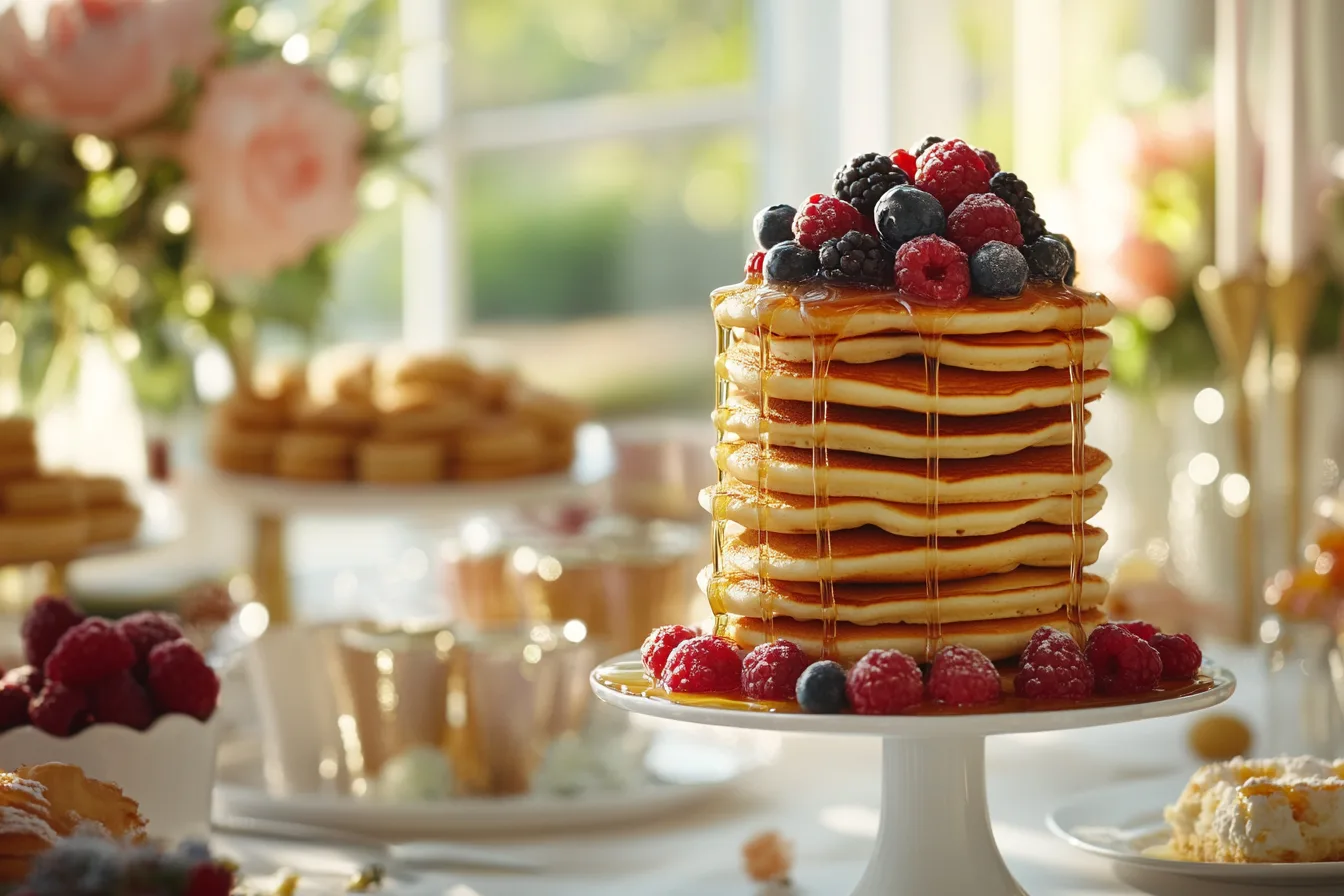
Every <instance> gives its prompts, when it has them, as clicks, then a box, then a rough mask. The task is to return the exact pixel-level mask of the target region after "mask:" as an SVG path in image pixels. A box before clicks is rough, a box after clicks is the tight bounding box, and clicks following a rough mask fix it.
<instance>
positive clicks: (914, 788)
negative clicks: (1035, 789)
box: [592, 656, 1236, 896]
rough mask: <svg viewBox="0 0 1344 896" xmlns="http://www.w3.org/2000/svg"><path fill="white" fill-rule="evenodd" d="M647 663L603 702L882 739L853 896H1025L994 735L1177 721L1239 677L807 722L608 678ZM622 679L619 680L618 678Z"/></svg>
mask: <svg viewBox="0 0 1344 896" xmlns="http://www.w3.org/2000/svg"><path fill="white" fill-rule="evenodd" d="M632 662H633V664H634V667H635V668H637V667H638V659H637V658H636V659H634V660H631V658H630V657H629V656H625V657H619V658H618V659H617V660H615V661H613V662H612V663H610V664H608V665H607V666H604V667H601V668H599V669H598V670H597V671H595V672H594V673H593V678H592V684H593V691H594V692H595V693H596V694H597V696H598V698H599V699H601V700H604V701H606V702H607V703H611V704H613V705H615V706H618V707H620V708H621V709H624V710H627V711H629V712H636V713H641V714H644V715H650V716H658V717H661V718H666V719H676V720H679V721H683V722H693V723H698V724H703V725H720V726H724V727H729V728H757V729H765V730H771V731H794V732H800V733H811V734H866V735H871V736H880V737H882V739H883V740H882V808H881V812H882V822H881V825H880V827H879V829H878V833H877V843H876V844H875V846H874V849H873V855H872V858H870V859H869V861H868V869H867V870H866V871H865V872H864V874H863V878H862V879H861V880H860V881H859V885H858V887H857V888H856V889H855V890H854V892H853V896H907V894H908V896H924V894H929V893H947V894H952V893H956V894H967V896H971V894H974V896H1025V891H1024V890H1023V889H1022V888H1021V887H1020V886H1018V884H1017V881H1015V880H1013V876H1012V875H1011V874H1010V873H1009V872H1008V867H1007V866H1006V865H1005V864H1004V861H1003V856H1002V855H1000V854H999V848H998V846H997V844H995V842H994V833H993V831H992V830H991V829H990V825H989V809H988V805H987V803H986V800H985V738H986V737H987V736H990V735H994V734H1010V733H1025V732H1032V731H1054V730H1060V729H1066V728H1087V727H1092V726H1095V725H1110V724H1115V723H1119V722H1133V721H1138V720H1140V719H1150V718H1157V717H1159V716H1172V715H1179V714H1181V713H1187V712H1192V711H1194V710H1197V709H1203V708H1205V707H1208V706H1213V705H1215V704H1218V703H1221V702H1223V701H1224V700H1226V699H1227V698H1228V697H1229V696H1231V695H1232V690H1233V688H1234V687H1235V686H1236V682H1235V680H1234V679H1233V677H1232V675H1231V673H1229V672H1227V671H1225V670H1223V669H1220V668H1211V667H1208V666H1206V667H1205V669H1204V670H1203V671H1204V672H1205V674H1208V675H1211V676H1212V677H1213V679H1214V682H1215V684H1214V686H1213V688H1211V689H1210V690H1208V691H1204V692H1202V693H1198V694H1192V695H1189V696H1185V697H1173V698H1171V699H1167V700H1158V701H1154V702H1149V703H1135V704H1130V705H1127V706H1105V707H1094V708H1087V709H1074V710H1060V711H1050V712H1019V713H997V714H996V713H983V714H979V715H958V716H858V715H831V716H825V715H806V714H802V713H798V714H792V713H766V712H747V711H738V710H726V709H707V708H704V707H695V706H682V705H679V704H676V703H670V702H668V701H666V700H658V699H653V698H649V697H643V696H640V695H638V694H632V693H622V692H620V691H617V690H614V689H612V688H610V687H608V686H607V685H605V684H603V682H602V679H603V677H604V673H610V672H611V670H612V669H621V670H623V671H624V672H625V673H626V674H628V673H629V670H630V669H631V663H632ZM616 677H617V678H618V679H619V676H616Z"/></svg>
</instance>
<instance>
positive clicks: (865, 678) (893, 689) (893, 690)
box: [845, 650, 924, 716]
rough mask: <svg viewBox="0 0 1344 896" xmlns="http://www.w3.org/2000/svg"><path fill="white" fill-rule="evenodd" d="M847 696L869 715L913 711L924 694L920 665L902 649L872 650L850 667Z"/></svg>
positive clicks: (854, 704) (846, 683) (857, 708)
mask: <svg viewBox="0 0 1344 896" xmlns="http://www.w3.org/2000/svg"><path fill="white" fill-rule="evenodd" d="M845 696H847V697H848V698H849V705H850V706H852V707H853V708H854V711H855V712H857V713H859V714H860V715H865V716H890V715H897V714H899V713H903V712H909V711H910V710H912V709H914V708H915V707H916V706H918V705H919V704H920V701H921V700H923V698H924V680H923V679H922V678H921V677H920V674H919V666H917V665H916V664H915V661H914V660H912V659H911V658H910V657H908V656H906V655H905V654H904V653H901V652H900V651H899V650H870V651H868V652H867V653H866V654H864V656H863V658H862V659H860V660H859V661H858V662H857V663H855V664H854V665H853V667H851V668H850V670H849V675H848V677H847V678H846V680H845Z"/></svg>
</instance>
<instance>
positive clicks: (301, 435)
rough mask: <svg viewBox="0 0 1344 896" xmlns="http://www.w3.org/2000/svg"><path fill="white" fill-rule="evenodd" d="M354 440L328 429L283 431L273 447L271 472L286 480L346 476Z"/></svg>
mask: <svg viewBox="0 0 1344 896" xmlns="http://www.w3.org/2000/svg"><path fill="white" fill-rule="evenodd" d="M354 444H355V443H354V440H353V439H352V438H350V437H349V436H345V435H341V434H339V433H330V432H287V433H285V434H284V435H283V436H281V437H280V443H279V444H278V445H277V446H276V450H275V473H276V475H277V476H283V477H284V478H286V479H306V480H311V481H315V482H333V481H340V480H344V479H349V478H350V474H351V456H352V454H353V451H354Z"/></svg>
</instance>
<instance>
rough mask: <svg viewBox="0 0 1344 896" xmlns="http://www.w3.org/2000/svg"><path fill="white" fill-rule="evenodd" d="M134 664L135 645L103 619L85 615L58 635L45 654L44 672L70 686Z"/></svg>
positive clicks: (84, 686)
mask: <svg viewBox="0 0 1344 896" xmlns="http://www.w3.org/2000/svg"><path fill="white" fill-rule="evenodd" d="M134 665H135V647H134V646H132V644H131V642H130V639H129V638H127V637H126V635H125V634H123V633H122V631H121V630H120V629H119V628H117V626H115V625H113V624H112V623H110V622H108V621H107V620H105V619H85V620H84V621H83V622H81V623H80V624H79V625H76V626H75V627H74V628H72V629H70V630H69V631H67V632H66V633H65V634H64V635H61V640H59V641H57V642H56V648H55V649H54V650H52V652H51V655H50V656H48V657H47V662H46V664H45V665H44V666H43V674H44V675H45V676H46V678H47V679H48V681H59V682H60V683H61V684H64V685H69V686H70V687H72V688H86V687H88V686H89V685H91V684H93V683H94V682H97V681H99V680H101V679H104V678H108V677H109V676H112V675H116V674H117V673H118V672H125V671H127V670H128V669H130V668H131V667H132V666H134Z"/></svg>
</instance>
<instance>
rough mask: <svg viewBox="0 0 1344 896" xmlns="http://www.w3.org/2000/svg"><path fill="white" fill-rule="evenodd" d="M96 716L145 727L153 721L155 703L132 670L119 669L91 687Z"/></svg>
mask: <svg viewBox="0 0 1344 896" xmlns="http://www.w3.org/2000/svg"><path fill="white" fill-rule="evenodd" d="M89 703H90V705H91V706H92V708H93V720H94V721H95V722H106V723H107V724H109V725H125V726H126V727H127V728H134V729H135V730H137V731H144V730H145V729H146V728H148V727H149V726H150V725H151V724H152V723H153V722H154V704H152V703H151V702H150V700H149V694H148V693H146V692H145V689H144V688H143V687H141V685H140V682H138V681H136V680H135V676H134V675H132V674H131V673H129V672H119V673H117V674H116V675H114V676H112V677H111V678H104V679H103V680H102V681H100V682H98V683H97V684H95V685H94V686H93V687H91V688H89Z"/></svg>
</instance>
